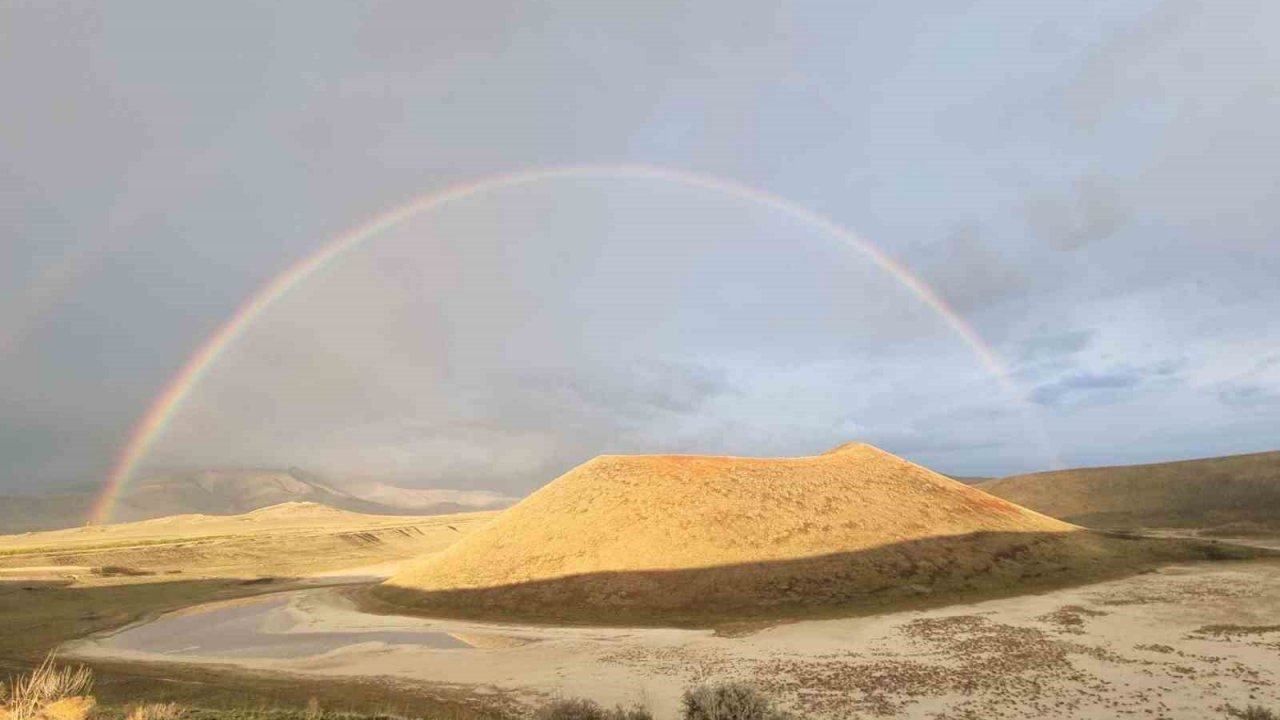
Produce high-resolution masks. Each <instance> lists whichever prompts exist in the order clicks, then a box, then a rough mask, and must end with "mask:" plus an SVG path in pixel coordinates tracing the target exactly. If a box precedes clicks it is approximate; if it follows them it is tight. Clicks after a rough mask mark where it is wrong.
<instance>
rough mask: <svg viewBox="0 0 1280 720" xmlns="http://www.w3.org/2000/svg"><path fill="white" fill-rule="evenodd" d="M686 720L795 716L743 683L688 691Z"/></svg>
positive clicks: (766, 719)
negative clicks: (780, 708)
mask: <svg viewBox="0 0 1280 720" xmlns="http://www.w3.org/2000/svg"><path fill="white" fill-rule="evenodd" d="M683 717H684V720H791V715H790V714H789V713H787V712H785V711H782V710H779V709H777V708H776V707H774V705H773V702H772V701H771V700H769V699H768V698H767V697H765V696H764V695H763V694H761V693H760V691H759V690H756V689H755V688H753V687H751V686H750V685H744V684H741V683H727V684H724V685H700V686H698V687H695V688H692V689H689V690H686V691H685V693H684V714H683Z"/></svg>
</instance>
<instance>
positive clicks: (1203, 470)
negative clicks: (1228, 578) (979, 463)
mask: <svg viewBox="0 0 1280 720" xmlns="http://www.w3.org/2000/svg"><path fill="white" fill-rule="evenodd" d="M977 487H978V488H979V489H981V490H985V491H986V492H989V493H991V494H992V495H995V496H997V497H1001V498H1004V499H1005V500H1009V501H1010V502H1015V503H1017V504H1019V505H1022V506H1024V507H1029V508H1031V509H1032V510H1036V511H1039V512H1042V513H1044V514H1046V515H1051V516H1053V517H1056V518H1059V519H1062V520H1066V521H1068V522H1073V523H1077V524H1080V525H1085V526H1088V527H1100V528H1136V527H1182V528H1219V527H1221V528H1222V530H1223V531H1224V532H1225V531H1228V530H1230V527H1231V526H1233V525H1234V526H1237V527H1240V528H1246V529H1249V528H1252V529H1257V528H1258V527H1271V528H1273V529H1275V530H1276V531H1280V452H1265V453H1254V454H1251V455H1232V456H1228V457H1218V458H1207V459H1203V460H1184V461H1181V462H1169V463H1157V464H1153V465H1126V466H1119V467H1098V468H1081V469H1077V470H1057V471H1053V472H1042V473H1035V474H1032V475H1015V476H1012V477H1007V478H1001V479H999V480H991V481H989V482H984V483H979V484H978V485H977Z"/></svg>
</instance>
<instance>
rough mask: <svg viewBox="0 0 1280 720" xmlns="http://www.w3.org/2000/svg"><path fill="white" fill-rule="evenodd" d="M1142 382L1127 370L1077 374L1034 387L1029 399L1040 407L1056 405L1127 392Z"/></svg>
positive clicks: (1134, 373)
mask: <svg viewBox="0 0 1280 720" xmlns="http://www.w3.org/2000/svg"><path fill="white" fill-rule="evenodd" d="M1142 381H1143V375H1142V374H1141V373H1139V372H1137V371H1136V370H1129V369H1124V370H1114V371H1111V372H1101V373H1090V372H1085V373H1077V374H1074V375H1068V376H1066V377H1063V378H1060V379H1058V380H1055V381H1053V382H1051V383H1045V384H1044V385H1040V386H1038V387H1036V388H1035V389H1034V390H1032V391H1031V399H1032V401H1034V402H1037V403H1039V404H1041V405H1058V404H1060V403H1063V402H1066V401H1069V400H1074V399H1077V398H1079V397H1082V396H1092V395H1095V394H1096V393H1099V392H1106V391H1117V390H1127V389H1130V388H1134V387H1137V386H1138V385H1140V384H1142Z"/></svg>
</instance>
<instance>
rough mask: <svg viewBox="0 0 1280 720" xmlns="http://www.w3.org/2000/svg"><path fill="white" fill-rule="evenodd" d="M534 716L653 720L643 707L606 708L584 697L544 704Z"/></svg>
mask: <svg viewBox="0 0 1280 720" xmlns="http://www.w3.org/2000/svg"><path fill="white" fill-rule="evenodd" d="M536 717H537V719H538V720H653V714H652V713H650V712H649V711H648V710H645V709H644V708H640V707H633V708H624V707H622V706H621V705H619V706H618V707H615V708H614V709H612V710H606V709H604V708H603V707H601V706H600V705H599V704H598V703H596V702H595V701H593V700H587V699H585V698H573V699H565V700H555V701H553V702H550V703H548V704H546V705H544V706H543V707H542V709H540V710H539V711H538V713H537V716H536Z"/></svg>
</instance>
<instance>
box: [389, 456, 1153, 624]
mask: <svg viewBox="0 0 1280 720" xmlns="http://www.w3.org/2000/svg"><path fill="white" fill-rule="evenodd" d="M1120 545H1124V547H1120ZM1167 547H1171V546H1169V545H1167V544H1166V545H1160V546H1159V549H1157V548H1156V546H1155V545H1149V544H1148V543H1147V541H1141V540H1137V541H1123V540H1117V539H1113V538H1107V537H1102V536H1099V535H1096V534H1094V533H1090V532H1087V531H1084V530H1083V529H1081V528H1078V527H1076V526H1074V525H1070V524H1068V523H1065V522H1062V521H1060V520H1055V519H1053V518H1050V517H1047V516H1045V515H1041V514H1039V513H1037V512H1034V511H1031V510H1028V509H1026V508H1023V507H1020V506H1018V505H1015V504H1013V503H1010V502H1008V501H1005V500H1001V499H1000V498H996V497H993V496H991V495H988V494H987V493H984V492H982V491H980V490H976V489H974V488H971V487H968V486H965V485H963V484H961V483H959V482H956V481H954V480H951V479H950V478H947V477H944V476H942V475H939V474H937V473H935V472H932V471H930V470H928V469H926V468H923V467H921V466H919V465H915V464H913V463H910V462H908V461H906V460H903V459H901V458H898V457H896V456H894V455H891V454H889V453H886V452H884V451H881V450H879V449H876V448H874V447H871V446H869V445H860V444H850V445H845V446H842V447H840V448H837V449H835V450H833V451H831V452H828V453H826V454H824V455H818V456H814V457H802V458H784V459H758V458H740V457H703V456H611V455H606V456H601V457H597V458H595V459H593V460H591V461H589V462H587V463H585V464H583V465H580V466H579V467H577V468H575V469H573V470H571V471H570V472H568V473H566V474H565V475H563V476H561V477H559V478H557V479H556V480H554V481H553V482H551V483H550V484H548V485H547V486H545V487H543V488H542V489H541V490H539V491H538V492H536V493H534V494H533V495H531V496H529V497H528V498H526V499H525V500H524V501H522V502H521V503H519V504H517V505H516V506H515V507H513V508H511V509H509V510H507V511H505V512H504V513H502V514H501V515H499V516H498V517H497V519H495V520H494V521H493V522H492V523H490V524H489V525H486V526H484V527H481V528H479V529H477V530H476V531H475V532H474V533H472V534H471V535H469V536H468V537H466V538H464V539H462V540H460V541H459V542H458V543H457V544H455V545H454V546H452V547H450V548H449V549H448V550H445V551H444V552H441V553H438V554H436V555H434V556H432V557H429V558H426V559H424V560H422V561H420V562H417V563H414V564H411V565H407V566H406V567H405V568H404V569H403V570H402V571H401V572H400V573H398V574H397V575H395V576H393V577H392V578H391V579H390V580H389V581H388V582H387V583H386V584H384V585H383V586H382V587H381V588H379V589H378V590H377V591H375V593H374V597H375V598H376V599H377V600H379V601H382V602H385V603H390V604H393V605H396V606H400V607H402V608H404V607H407V608H410V609H416V610H418V611H420V612H424V613H429V614H453V615H470V616H489V617H519V618H543V619H555V620H574V619H585V620H605V621H607V622H620V621H625V622H646V621H651V620H653V621H660V622H682V621H687V622H692V623H697V622H699V620H698V619H697V618H699V617H700V616H704V615H714V616H716V617H717V618H720V619H723V618H731V617H755V616H760V615H770V614H779V613H785V612H790V611H791V610H795V609H802V608H814V607H822V606H849V605H857V604H866V603H869V602H870V603H877V602H892V601H894V598H902V597H904V596H908V597H919V596H924V595H931V594H932V593H934V592H939V591H956V590H982V589H988V590H990V589H998V588H1000V587H1008V586H1009V585H1010V584H1025V583H1028V582H1030V583H1033V584H1034V582H1035V581H1036V580H1037V579H1051V580H1053V581H1060V580H1063V579H1068V578H1071V577H1078V576H1083V575H1085V574H1089V573H1098V572H1107V571H1114V570H1118V569H1119V568H1121V567H1126V566H1131V565H1132V564H1134V563H1135V562H1138V560H1137V558H1138V557H1141V558H1143V559H1150V557H1152V553H1155V554H1159V553H1161V552H1164V550H1163V548H1167Z"/></svg>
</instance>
